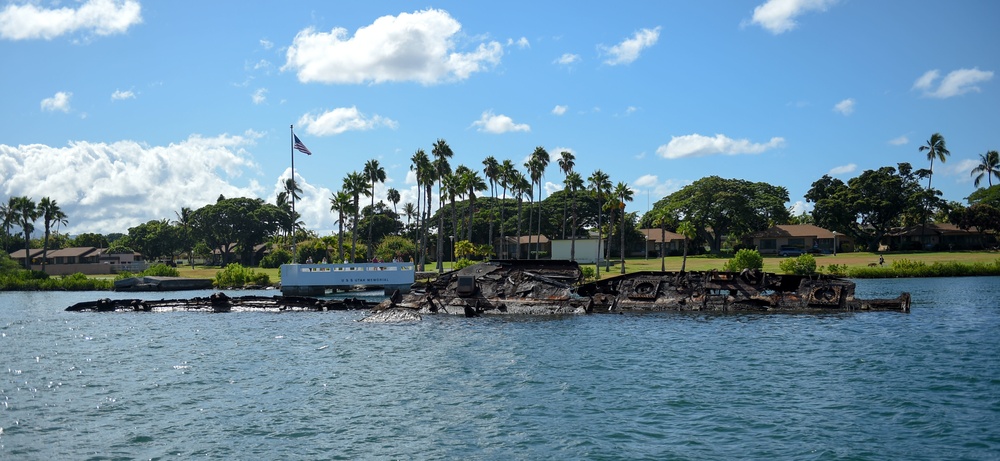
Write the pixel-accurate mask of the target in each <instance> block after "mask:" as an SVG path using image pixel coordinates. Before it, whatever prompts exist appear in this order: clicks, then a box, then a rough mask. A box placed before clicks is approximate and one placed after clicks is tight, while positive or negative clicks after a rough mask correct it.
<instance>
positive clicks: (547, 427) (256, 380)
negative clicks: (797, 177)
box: [0, 278, 1000, 460]
mask: <svg viewBox="0 0 1000 461" xmlns="http://www.w3.org/2000/svg"><path fill="white" fill-rule="evenodd" d="M998 285H1000V278H951V279H919V280H889V281H871V280H861V281H858V295H859V297H860V296H863V297H890V296H892V297H894V296H896V295H898V294H899V292H900V291H910V292H912V293H913V297H914V306H913V310H912V312H911V313H910V314H900V313H891V312H870V313H849V314H827V315H787V314H775V315H704V314H677V313H663V314H646V315H590V316H569V317H560V318H510V317H505V318H476V319H465V318H460V317H447V316H429V317H425V320H424V321H423V322H420V323H415V324H405V325H378V324H374V325H373V324H366V323H359V322H357V321H356V320H358V319H359V318H361V317H362V315H363V313H361V312H325V313H307V312H289V313H265V312H237V313H228V314H210V313H201V312H164V313H103V314H98V313H79V312H64V311H63V309H64V308H65V307H67V306H69V305H71V304H73V303H75V302H78V301H85V300H93V299H95V298H98V297H107V296H122V297H134V294H130V295H119V294H115V293H110V294H109V293H0V459H42V460H49V459H166V458H173V459H190V458H198V459H225V460H229V459H364V458H370V459H504V460H506V459H531V460H535V459H651V460H652V459H656V460H662V459H1000V454H998V453H1000V289H998V288H1000V286H998ZM204 294H205V293H200V292H196V293H184V294H182V295H180V296H184V297H187V296H196V295H204ZM243 294H246V293H243ZM150 297H152V298H157V299H158V298H159V297H160V296H159V295H155V296H150Z"/></svg>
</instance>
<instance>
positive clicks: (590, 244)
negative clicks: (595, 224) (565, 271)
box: [551, 232, 604, 264]
mask: <svg viewBox="0 0 1000 461" xmlns="http://www.w3.org/2000/svg"><path fill="white" fill-rule="evenodd" d="M551 248H552V259H566V260H569V259H572V258H570V253H571V250H572V253H574V254H575V255H576V258H575V259H574V260H575V261H576V262H578V263H580V264H593V263H594V262H595V261H597V259H598V254H602V253H601V252H602V251H603V250H604V242H603V241H602V240H601V239H599V238H597V234H596V233H593V232H591V233H590V234H589V235H587V236H580V237H577V238H576V240H575V243H574V240H573V239H553V240H552V242H551ZM601 259H602V260H603V259H604V258H603V256H602V257H601Z"/></svg>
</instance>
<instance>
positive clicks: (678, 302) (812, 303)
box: [577, 270, 910, 312]
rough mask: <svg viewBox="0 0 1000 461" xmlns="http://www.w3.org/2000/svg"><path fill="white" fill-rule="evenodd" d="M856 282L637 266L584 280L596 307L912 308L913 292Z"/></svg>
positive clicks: (582, 290)
mask: <svg viewBox="0 0 1000 461" xmlns="http://www.w3.org/2000/svg"><path fill="white" fill-rule="evenodd" d="M854 289H855V284H854V282H852V281H850V280H847V279H843V278H839V277H831V276H827V275H813V276H803V275H788V274H773V273H769V272H761V271H756V270H744V271H742V272H719V271H708V272H636V273H631V274H625V275H621V276H617V277H611V278H608V279H604V280H600V281H597V282H593V283H588V284H584V285H581V286H580V287H579V288H578V290H577V293H578V294H579V295H580V296H583V297H589V298H590V299H592V300H593V309H594V312H602V311H604V312H614V311H665V310H675V311H720V312H739V311H754V312H768V311H807V310H838V311H899V312H909V311H910V294H909V293H902V294H900V296H899V297H898V298H894V299H857V298H855V297H854Z"/></svg>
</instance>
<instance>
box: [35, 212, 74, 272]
mask: <svg viewBox="0 0 1000 461" xmlns="http://www.w3.org/2000/svg"><path fill="white" fill-rule="evenodd" d="M36 212H37V213H38V214H40V215H41V218H42V223H44V225H45V238H44V239H42V272H45V263H46V259H48V257H49V232H50V231H51V229H52V225H53V224H55V225H56V226H58V225H59V224H62V225H66V224H69V221H67V220H66V213H63V211H62V209H60V208H59V205H58V204H56V201H55V200H52V199H51V198H49V197H42V200H41V201H40V202H38V208H37V210H36Z"/></svg>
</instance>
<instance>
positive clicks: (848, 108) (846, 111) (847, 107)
mask: <svg viewBox="0 0 1000 461" xmlns="http://www.w3.org/2000/svg"><path fill="white" fill-rule="evenodd" d="M833 111H834V112H838V113H840V114H843V115H851V114H852V113H853V112H854V99H852V98H847V99H845V100H843V101H840V102H838V103H837V104H835V105H834V106H833Z"/></svg>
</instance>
